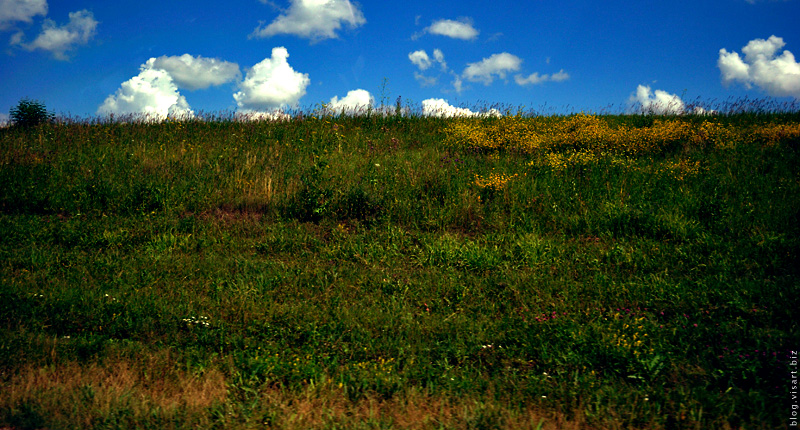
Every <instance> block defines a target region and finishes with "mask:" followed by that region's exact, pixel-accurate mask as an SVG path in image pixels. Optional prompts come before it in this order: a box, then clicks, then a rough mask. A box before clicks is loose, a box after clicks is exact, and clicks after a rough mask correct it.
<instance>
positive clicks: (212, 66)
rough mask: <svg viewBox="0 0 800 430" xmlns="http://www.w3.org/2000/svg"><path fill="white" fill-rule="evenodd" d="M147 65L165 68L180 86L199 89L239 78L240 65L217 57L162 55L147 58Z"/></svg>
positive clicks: (154, 67)
mask: <svg viewBox="0 0 800 430" xmlns="http://www.w3.org/2000/svg"><path fill="white" fill-rule="evenodd" d="M146 66H147V67H149V68H153V69H160V70H164V71H165V72H167V73H169V75H170V76H171V77H172V79H173V80H174V81H175V83H176V84H177V85H178V87H180V88H185V89H187V90H199V89H204V88H208V87H210V86H212V85H214V86H216V85H222V84H225V83H227V82H231V81H235V80H237V79H239V77H240V76H241V73H240V72H239V65H238V64H236V63H231V62H228V61H222V60H219V59H216V58H204V57H200V56H198V57H193V56H191V55H189V54H183V55H181V56H172V57H167V56H161V57H158V58H151V59H149V60H147V63H146Z"/></svg>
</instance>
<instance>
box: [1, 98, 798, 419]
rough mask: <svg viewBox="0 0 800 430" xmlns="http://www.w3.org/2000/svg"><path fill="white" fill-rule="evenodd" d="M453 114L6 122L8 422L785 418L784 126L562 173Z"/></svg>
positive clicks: (789, 245) (4, 354) (788, 269)
mask: <svg viewBox="0 0 800 430" xmlns="http://www.w3.org/2000/svg"><path fill="white" fill-rule="evenodd" d="M569 118H570V117H552V118H543V119H540V120H541V121H551V122H556V123H557V122H559V121H567V120H569ZM600 118H601V120H603V121H606V122H607V123H608V124H612V125H613V126H614V127H617V126H620V125H627V126H629V127H644V128H646V127H651V126H652V125H653V120H654V119H653V117H650V116H641V115H633V116H626V115H611V116H603V117H600ZM534 120H536V119H530V121H534ZM665 120H671V121H686V122H689V123H691V124H693V125H697V126H699V124H701V123H702V122H703V121H704V120H713V121H716V122H718V123H720V124H723V125H725V126H727V127H731V128H732V129H733V130H736V131H737V133H738V134H736V136H739V137H741V136H751V135H754V134H753V133H755V132H754V131H753V130H758V129H765V128H766V127H768V126H776V125H786V126H787V127H790V128H791V127H795V128H796V127H798V124H800V117H798V115H797V113H776V112H761V113H741V114H727V115H720V116H718V117H710V119H709V118H706V117H692V116H689V117H677V118H666V119H665ZM453 121H454V120H448V119H439V118H428V117H422V116H409V117H392V116H388V117H384V116H379V115H371V116H370V115H364V116H358V117H321V118H315V117H313V116H310V115H309V116H305V117H304V118H303V119H296V120H293V121H290V122H279V123H268V122H260V123H255V122H250V123H242V122H235V121H230V120H226V119H224V118H223V119H218V120H216V121H209V122H204V121H200V120H191V121H182V122H168V123H161V124H147V123H129V124H125V123H112V122H95V123H81V122H76V123H68V124H46V125H42V126H39V127H37V128H34V129H27V130H25V129H14V128H12V129H3V130H0V393H2V394H0V427H11V428H13V429H38V428H48V429H61V428H64V429H66V428H134V427H137V428H197V427H202V428H243V429H244V428H264V427H274V428H331V429H332V428H431V429H433V428H473V429H487V428H530V429H540V428H541V429H553V428H601V429H605V428H609V429H612V428H664V429H673V428H704V429H708V428H765V429H766V428H777V427H779V426H781V425H785V423H784V421H785V420H784V418H785V417H787V416H788V415H787V414H788V413H790V409H789V407H790V394H789V390H790V382H789V380H790V371H791V370H792V368H791V367H790V363H789V354H790V353H791V351H796V350H797V349H798V348H800V327H798V319H797V318H796V310H797V309H800V300H798V298H799V297H800V288H798V287H799V285H798V268H800V261H799V259H798V256H799V255H800V254H799V253H798V249H799V247H798V245H800V169H798V166H800V153H799V152H798V149H799V148H800V147H799V146H798V144H799V142H798V139H797V137H796V136H794V135H791V134H781V135H779V136H778V137H776V138H775V139H774V140H773V141H769V142H768V141H766V140H763V139H762V140H759V139H761V138H747V139H745V138H744V137H741V139H740V140H736V141H734V140H731V141H730V142H723V143H725V145H717V146H715V145H710V144H709V145H704V144H697V142H678V143H672V144H670V146H669V148H667V149H665V150H664V151H662V152H659V153H655V154H648V155H646V156H639V157H635V158H625V159H624V160H623V161H620V160H622V159H617V158H600V159H596V160H590V161H588V162H585V163H573V164H569V165H566V166H565V167H564V166H562V167H558V168H556V167H548V165H547V164H546V163H545V162H544V161H543V160H546V158H544V157H545V155H544V154H542V153H522V152H515V151H513V150H502V149H501V150H499V151H488V150H480V149H477V148H474V147H470V146H468V145H467V146H458V145H452V144H449V143H448V135H447V130H449V128H448V127H449V126H450V125H451V124H452V122H453ZM474 121H476V123H477V124H483V123H485V124H487V126H488V125H490V124H492V121H493V120H492V119H485V120H474ZM481 121H483V123H482V122H481ZM519 121H528V119H524V118H520V119H519ZM737 139H738V138H737ZM562 150H563V149H562ZM564 151H566V150H564ZM681 163H683V164H681ZM691 163H696V164H691ZM689 165H691V166H699V168H696V169H695V170H691V169H689V168H686V166H689ZM676 166H677V167H676ZM687 169H688V170H687ZM493 173H494V174H505V175H506V176H507V177H511V179H510V180H508V182H507V183H505V184H502V185H497V186H486V187H484V186H480V185H478V184H477V182H476V175H478V176H479V177H482V178H490V177H492V176H491V175H492V174H493ZM513 175H516V176H513Z"/></svg>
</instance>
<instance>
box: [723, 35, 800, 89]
mask: <svg viewBox="0 0 800 430" xmlns="http://www.w3.org/2000/svg"><path fill="white" fill-rule="evenodd" d="M785 45H786V43H784V41H783V39H782V38H780V37H776V36H774V35H773V36H770V38H769V39H767V40H764V39H755V40H751V41H750V42H749V43H748V44H747V46H745V47H744V48H742V52H743V53H744V60H742V57H740V56H739V54H738V53H737V52H728V51H726V50H725V49H724V48H723V49H720V50H719V59H718V60H717V66H718V67H719V70H720V73H721V74H722V83H723V85H726V86H727V85H730V84H732V83H735V82H740V83H742V84H743V85H744V86H745V87H746V88H751V87H752V86H753V85H755V86H757V87H759V88H761V89H762V90H764V91H766V92H767V94H769V95H771V96H776V97H784V96H791V97H794V98H800V63H798V62H797V61H796V60H795V58H794V55H793V54H792V53H791V52H789V51H783V53H782V54H781V55H778V56H776V54H777V52H778V51H779V50H780V49H781V48H783V47H784V46H785Z"/></svg>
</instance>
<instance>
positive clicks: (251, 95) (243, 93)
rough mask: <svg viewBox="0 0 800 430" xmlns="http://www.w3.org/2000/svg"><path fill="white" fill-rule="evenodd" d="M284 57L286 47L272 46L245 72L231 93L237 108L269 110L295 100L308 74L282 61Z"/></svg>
mask: <svg viewBox="0 0 800 430" xmlns="http://www.w3.org/2000/svg"><path fill="white" fill-rule="evenodd" d="M288 57H289V52H288V51H287V50H286V48H284V47H282V46H281V47H277V48H273V49H272V57H271V58H266V59H264V60H263V61H261V62H260V63H258V64H256V65H255V66H253V68H252V69H250V70H249V71H248V72H247V75H246V76H245V78H244V81H243V82H241V83H240V84H239V89H240V91H238V92H236V93H235V94H234V95H233V98H234V99H235V100H236V104H237V105H238V106H239V109H241V110H244V111H263V110H267V111H270V110H277V109H281V108H284V107H286V106H290V105H296V104H297V102H298V101H299V100H300V98H301V97H303V96H304V95H305V94H306V87H307V86H308V84H309V83H310V82H311V81H310V80H309V78H308V74H306V73H300V72H296V71H295V70H294V69H292V67H291V66H290V65H289V62H288V61H286V59H287V58H288Z"/></svg>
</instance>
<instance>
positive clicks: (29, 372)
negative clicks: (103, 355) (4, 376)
mask: <svg viewBox="0 0 800 430" xmlns="http://www.w3.org/2000/svg"><path fill="white" fill-rule="evenodd" d="M140 358H141V360H137V359H134V358H118V359H115V360H105V361H104V362H103V363H97V362H95V363H90V364H81V363H76V362H68V363H60V364H51V365H28V366H24V367H22V368H20V369H19V370H18V372H17V373H16V374H15V375H14V376H12V377H10V378H9V379H8V380H7V382H6V383H5V384H4V385H5V386H4V387H3V388H2V391H3V393H4V394H3V395H2V396H0V410H13V409H15V408H17V407H18V406H19V405H23V404H24V405H28V407H32V408H33V409H35V410H36V411H38V412H39V414H40V415H42V416H43V417H46V419H47V420H48V421H51V422H60V423H69V424H68V425H67V426H68V427H73V428H76V427H77V428H88V427H91V426H92V424H93V423H95V422H96V421H97V420H102V419H104V418H106V417H108V416H112V415H114V414H115V413H117V412H119V411H121V410H124V411H125V414H126V415H127V417H128V418H129V419H130V420H131V421H134V422H135V421H141V420H146V419H147V418H148V417H151V416H152V415H153V411H159V413H160V414H161V415H163V416H173V415H180V416H183V417H186V416H197V417H200V416H203V415H206V414H205V411H206V409H207V408H209V407H211V406H212V405H214V404H216V403H220V402H224V401H225V398H226V396H227V387H226V383H225V379H224V377H223V375H222V373H221V372H219V371H216V370H209V371H206V372H204V373H203V374H201V375H196V374H191V373H188V372H186V371H183V370H179V369H176V368H175V366H174V364H173V363H172V360H169V357H166V356H165V354H162V353H157V354H153V355H151V356H145V357H140Z"/></svg>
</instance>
